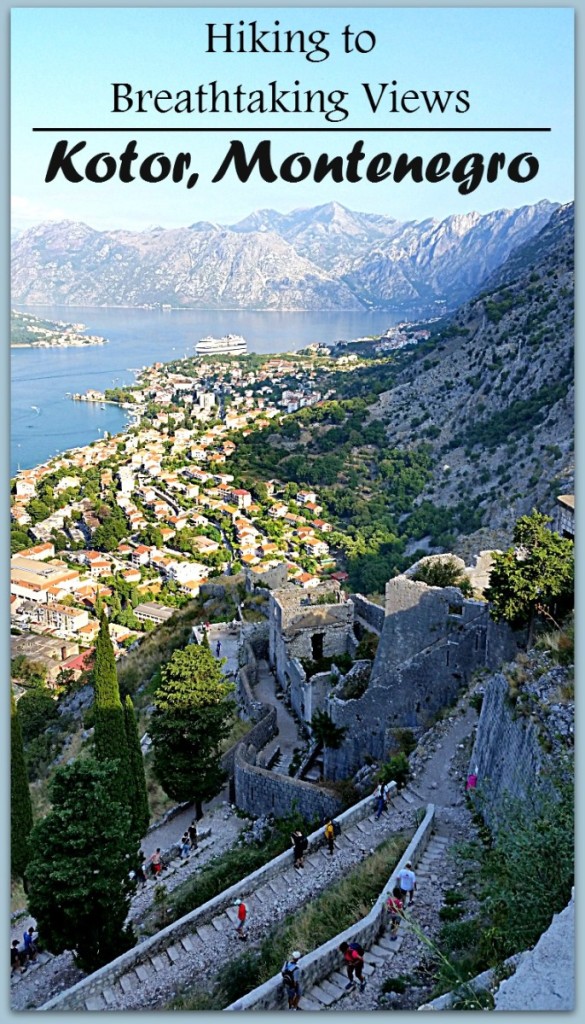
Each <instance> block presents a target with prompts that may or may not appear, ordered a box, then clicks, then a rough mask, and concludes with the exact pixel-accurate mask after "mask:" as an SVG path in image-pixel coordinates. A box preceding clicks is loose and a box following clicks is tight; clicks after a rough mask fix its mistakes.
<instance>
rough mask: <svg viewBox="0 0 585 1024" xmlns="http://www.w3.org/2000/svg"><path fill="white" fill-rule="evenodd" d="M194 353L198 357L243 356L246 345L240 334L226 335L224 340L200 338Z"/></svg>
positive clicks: (245, 351)
mask: <svg viewBox="0 0 585 1024" xmlns="http://www.w3.org/2000/svg"><path fill="white" fill-rule="evenodd" d="M196 352H197V355H198V356H245V355H246V353H247V352H248V344H247V342H246V340H245V338H242V336H241V334H226V336H225V337H224V338H211V337H208V338H201V341H198V342H197V345H196Z"/></svg>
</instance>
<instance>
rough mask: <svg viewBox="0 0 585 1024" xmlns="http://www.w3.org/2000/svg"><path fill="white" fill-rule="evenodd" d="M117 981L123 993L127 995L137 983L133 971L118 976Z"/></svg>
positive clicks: (136, 977)
mask: <svg viewBox="0 0 585 1024" xmlns="http://www.w3.org/2000/svg"><path fill="white" fill-rule="evenodd" d="M118 981H119V983H120V988H121V989H122V992H123V993H124V995H128V993H129V992H134V989H135V988H136V986H137V985H138V976H137V974H136V972H135V971H128V972H127V973H126V974H123V975H122V977H121V978H118Z"/></svg>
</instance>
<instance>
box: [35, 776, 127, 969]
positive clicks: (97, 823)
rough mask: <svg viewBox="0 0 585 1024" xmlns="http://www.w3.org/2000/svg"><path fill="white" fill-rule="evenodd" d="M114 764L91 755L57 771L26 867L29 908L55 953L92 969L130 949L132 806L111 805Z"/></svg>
mask: <svg viewBox="0 0 585 1024" xmlns="http://www.w3.org/2000/svg"><path fill="white" fill-rule="evenodd" d="M114 769H115V765H114V763H113V762H111V761H97V760H95V759H94V758H93V757H84V758H78V759H77V760H76V761H74V762H73V764H71V765H67V766H65V767H62V768H58V769H57V771H56V772H55V775H54V776H53V779H52V781H51V784H50V788H49V795H50V798H51V804H52V806H51V810H50V811H49V813H48V814H47V816H46V817H45V818H43V820H42V821H40V822H38V823H37V825H35V827H34V829H33V833H32V839H31V856H30V862H29V865H28V868H27V878H28V882H29V909H30V912H31V914H33V915H34V917H35V918H36V919H37V922H38V925H39V929H40V931H41V934H42V936H43V941H44V942H45V943H46V945H47V948H48V949H49V950H50V951H51V952H52V953H61V952H62V951H63V950H65V949H70V950H72V951H73V953H74V956H75V959H76V962H77V964H78V966H79V967H81V968H82V969H83V970H85V971H93V970H95V969H96V968H97V967H101V966H102V965H103V964H106V963H108V962H109V961H110V960H113V959H114V958H115V957H117V956H119V954H120V953H123V952H125V950H127V949H128V948H129V947H130V946H132V945H133V941H134V936H133V933H132V928H131V926H130V925H127V924H126V918H127V915H128V910H129V906H130V899H131V896H132V893H133V892H134V891H135V888H136V885H135V882H134V881H133V880H132V879H131V877H130V871H131V870H135V869H136V868H137V866H138V863H139V860H138V841H137V840H136V838H135V837H134V835H133V834H132V828H131V825H130V809H129V807H128V804H127V802H124V804H120V803H119V802H117V801H116V800H113V799H112V794H111V785H110V781H111V777H112V772H113V771H114Z"/></svg>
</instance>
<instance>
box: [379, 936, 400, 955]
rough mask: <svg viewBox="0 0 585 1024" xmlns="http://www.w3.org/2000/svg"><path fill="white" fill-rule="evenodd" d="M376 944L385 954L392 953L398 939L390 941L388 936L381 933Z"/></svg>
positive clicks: (394, 950)
mask: <svg viewBox="0 0 585 1024" xmlns="http://www.w3.org/2000/svg"><path fill="white" fill-rule="evenodd" d="M378 945H379V946H380V947H381V948H382V949H383V950H384V952H385V953H386V955H391V954H392V953H395V952H396V948H397V946H398V939H396V941H395V942H392V940H391V939H390V937H389V936H386V935H382V936H381V937H380V938H379V939H378Z"/></svg>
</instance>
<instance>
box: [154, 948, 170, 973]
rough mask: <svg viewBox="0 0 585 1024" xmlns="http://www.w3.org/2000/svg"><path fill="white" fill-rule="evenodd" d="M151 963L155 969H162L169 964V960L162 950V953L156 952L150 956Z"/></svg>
mask: <svg viewBox="0 0 585 1024" xmlns="http://www.w3.org/2000/svg"><path fill="white" fill-rule="evenodd" d="M151 964H152V965H153V967H154V969H155V971H164V969H165V968H166V967H168V966H169V964H170V961H169V958H168V956H167V955H166V953H165V952H164V951H163V952H162V953H157V954H156V955H155V956H151Z"/></svg>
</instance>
